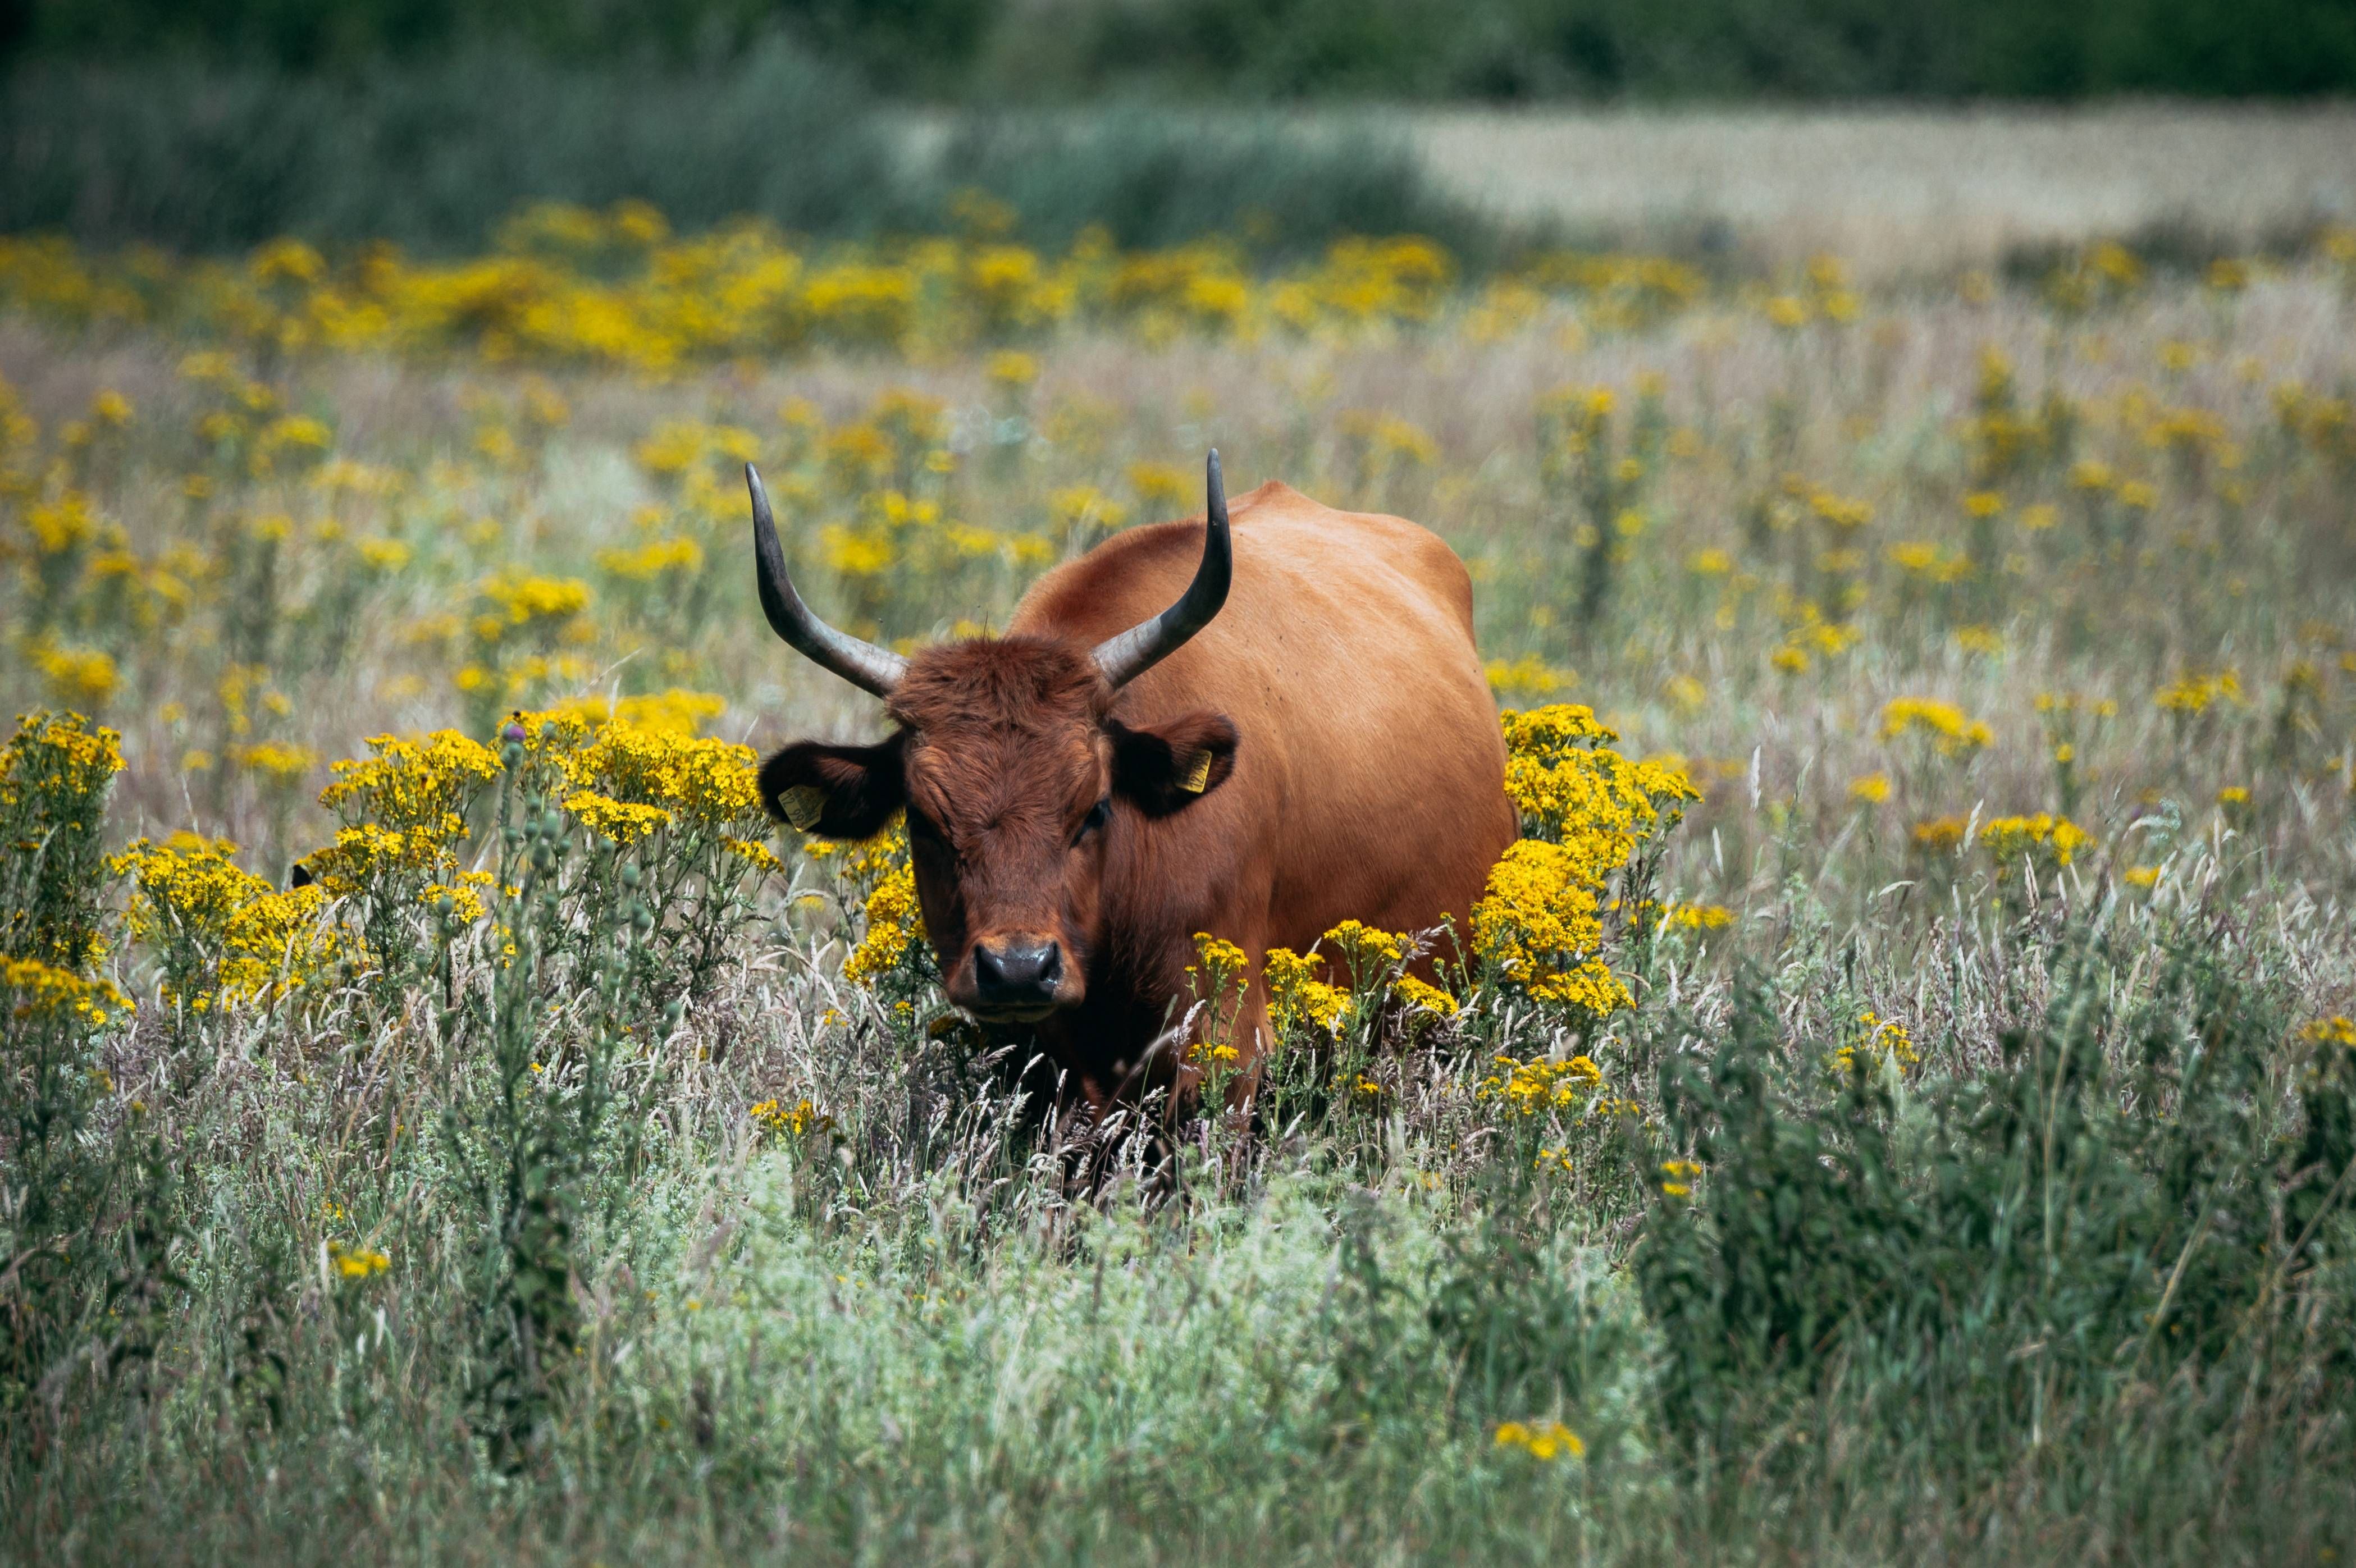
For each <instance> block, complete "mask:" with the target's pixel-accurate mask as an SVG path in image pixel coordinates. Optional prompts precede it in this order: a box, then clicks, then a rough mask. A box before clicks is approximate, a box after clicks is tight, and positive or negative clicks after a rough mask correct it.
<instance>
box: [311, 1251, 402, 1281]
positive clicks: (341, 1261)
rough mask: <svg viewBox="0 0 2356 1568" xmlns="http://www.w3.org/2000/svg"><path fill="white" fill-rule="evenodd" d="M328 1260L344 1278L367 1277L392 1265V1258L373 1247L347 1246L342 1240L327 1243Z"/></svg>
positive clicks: (380, 1272)
mask: <svg viewBox="0 0 2356 1568" xmlns="http://www.w3.org/2000/svg"><path fill="white" fill-rule="evenodd" d="M327 1261H328V1262H329V1263H331V1264H334V1265H335V1269H336V1273H337V1275H338V1276H339V1277H341V1278H344V1279H366V1278H368V1277H369V1275H379V1274H382V1273H383V1272H384V1271H385V1270H387V1269H389V1268H391V1266H392V1260H391V1258H390V1257H387V1256H386V1255H385V1254H384V1253H380V1252H378V1251H377V1250H376V1249H375V1248H373V1247H358V1246H346V1245H345V1244H344V1243H341V1242H329V1243H327Z"/></svg>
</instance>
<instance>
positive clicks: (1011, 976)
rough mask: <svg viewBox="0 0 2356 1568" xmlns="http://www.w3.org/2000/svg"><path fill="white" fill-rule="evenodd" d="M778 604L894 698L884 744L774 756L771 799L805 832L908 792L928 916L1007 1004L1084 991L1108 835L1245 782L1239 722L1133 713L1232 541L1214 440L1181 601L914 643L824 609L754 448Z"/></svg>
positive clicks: (963, 970)
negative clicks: (908, 645)
mask: <svg viewBox="0 0 2356 1568" xmlns="http://www.w3.org/2000/svg"><path fill="white" fill-rule="evenodd" d="M744 478H745V483H746V485H747V486H748V487H749V488H750V490H751V491H752V496H753V549H754V556H755V562H756V564H757V566H758V569H759V573H760V589H761V608H762V609H763V610H764V611H765V612H766V613H767V614H768V617H769V624H770V625H772V626H774V627H776V632H777V635H779V636H781V637H783V638H784V639H785V640H786V641H787V642H788V643H790V644H792V645H794V646H795V647H796V648H798V649H799V650H800V651H801V652H802V653H803V654H804V655H806V656H808V657H809V658H810V659H811V660H812V661H813V662H814V663H817V664H819V665H820V666H822V667H825V668H827V669H830V670H831V671H833V672H834V673H835V674H837V675H839V676H841V677H843V678H844V679H845V680H848V681H850V682H851V683H852V684H853V685H856V686H859V687H862V688H864V689H866V690H868V691H871V692H873V693H874V694H875V695H876V696H878V697H880V698H882V699H883V700H884V702H885V703H886V704H887V705H888V708H889V710H890V712H891V715H892V718H893V720H894V721H895V722H896V724H897V726H898V728H897V729H896V730H895V731H894V733H893V734H892V735H891V736H890V738H888V739H886V740H884V741H879V742H877V743H876V744H874V745H872V746H837V745H829V744H824V743H822V742H819V741H800V742H798V743H797V744H794V745H791V746H788V747H787V748H786V749H785V750H784V751H782V752H777V753H776V755H775V756H772V757H771V758H770V759H769V760H768V761H767V762H766V763H763V764H762V767H761V798H762V799H763V800H764V801H765V802H766V803H767V805H768V806H769V809H770V810H771V811H772V812H774V813H775V814H776V816H779V817H781V818H783V819H784V820H786V821H787V822H790V823H791V824H793V826H795V827H798V828H801V829H802V830H804V831H805V832H813V833H819V834H823V835H825V836H826V837H830V838H865V837H872V836H873V835H874V834H876V833H878V832H880V831H882V830H883V827H885V826H886V825H887V824H889V823H890V821H891V820H892V817H893V815H894V813H895V812H898V811H900V810H902V809H904V808H905V810H906V812H907V816H908V841H909V845H910V850H911V858H912V859H913V860H914V863H915V867H916V896H917V900H918V902H919V903H920V904H921V905H922V907H923V909H924V915H925V929H926V934H927V935H929V936H930V937H931V939H932V943H933V948H934V951H935V952H936V953H937V954H938V955H939V957H940V964H941V973H942V975H943V976H944V977H945V983H946V985H947V987H948V995H949V999H950V1000H951V1001H953V1002H955V1003H957V1004H958V1006H959V1007H961V1008H966V1009H967V1010H969V1012H972V1013H973V1014H975V1015H976V1016H977V1017H980V1018H981V1019H985V1020H990V1021H1001V1022H1023V1021H1031V1020H1035V1019H1041V1018H1044V1017H1045V1016H1047V1015H1048V1014H1049V1013H1052V1012H1054V1011H1055V1009H1056V1008H1069V1007H1075V1006H1077V1005H1078V1003H1079V1002H1080V1000H1081V998H1082V997H1084V996H1085V995H1086V993H1087V972H1088V960H1089V959H1090V957H1091V956H1093V955H1094V954H1095V953H1096V952H1097V951H1098V948H1099V947H1100V946H1101V945H1102V944H1103V942H1104V939H1105V925H1104V922H1103V920H1102V918H1101V911H1100V907H1099V906H1100V900H1101V891H1102V884H1103V878H1104V866H1105V855H1106V849H1107V846H1108V843H1112V842H1115V841H1117V840H1119V838H1120V837H1122V836H1124V835H1127V834H1132V833H1135V832H1137V831H1139V830H1140V828H1141V824H1142V823H1143V822H1144V821H1146V820H1149V819H1151V818H1154V817H1160V816H1169V815H1170V814H1171V813H1173V812H1176V811H1183V810H1184V809H1185V808H1186V807H1187V806H1189V805H1193V804H1194V802H1195V801H1196V800H1199V799H1200V798H1201V797H1202V796H1203V795H1205V794H1206V793H1208V792H1209V791H1211V790H1215V789H1216V788H1217V787H1218V786H1219V785H1220V784H1222V783H1223V782H1225V781H1226V777H1227V774H1228V773H1230V772H1231V771H1232V770H1233V768H1234V766H1235V752H1236V741H1237V736H1236V727H1235V725H1234V724H1233V723H1232V722H1231V721H1229V720H1228V719H1227V718H1226V715H1224V714H1220V713H1213V712H1207V711H1201V712H1194V713H1188V714H1186V715H1184V716H1183V717H1181V718H1178V719H1175V720H1170V721H1168V722H1165V723H1162V724H1159V725H1156V726H1154V727H1152V728H1151V729H1139V728H1131V727H1130V726H1129V725H1126V724H1124V723H1122V722H1121V721H1120V720H1118V719H1116V718H1114V717H1113V716H1112V713H1111V708H1112V703H1113V698H1114V695H1115V694H1116V693H1118V692H1119V690H1120V688H1121V687H1122V686H1124V685H1126V684H1127V683H1128V682H1129V681H1130V680H1132V679H1134V678H1136V677H1138V676H1139V675H1141V674H1143V673H1144V672H1145V671H1146V670H1147V669H1149V668H1150V667H1152V666H1153V665H1154V664H1155V663H1156V662H1158V661H1160V660H1161V659H1162V658H1165V657H1167V656H1169V655H1170V654H1172V653H1173V652H1174V651H1176V649H1177V648H1178V646H1179V645H1181V644H1183V643H1184V642H1185V641H1186V639H1187V638H1189V637H1191V636H1193V635H1194V634H1195V633H1196V632H1198V631H1200V630H1201V629H1202V628H1203V627H1204V626H1205V624H1208V623H1209V621H1210V619H1211V617H1212V616H1213V615H1215V614H1216V613H1218V611H1219V606H1220V605H1221V604H1222V603H1225V602H1226V596H1227V581H1228V578H1229V575H1230V572H1231V570H1232V556H1231V552H1230V548H1229V545H1228V540H1227V504H1226V496H1225V494H1224V493H1223V491H1222V489H1221V485H1220V482H1219V454H1218V453H1216V452H1214V453H1211V456H1210V462H1209V464H1208V476H1207V486H1208V491H1209V505H1208V507H1207V509H1206V515H1205V526H1204V539H1203V559H1202V562H1201V564H1200V565H1199V566H1197V567H1196V568H1195V571H1194V581H1193V582H1192V583H1191V584H1190V585H1189V586H1188V587H1187V589H1186V592H1185V593H1184V594H1183V595H1182V596H1181V597H1180V598H1179V600H1178V602H1177V603H1174V604H1173V605H1172V606H1171V607H1170V608H1169V609H1167V610H1165V611H1163V612H1162V613H1161V614H1159V615H1156V616H1154V617H1152V618H1151V620H1148V621H1145V622H1143V623H1142V624H1139V625H1136V626H1133V627H1131V628H1130V629H1129V630H1128V631H1126V632H1123V633H1121V634H1120V635H1118V636H1114V637H1109V638H1108V639H1106V640H1105V641H1104V642H1102V643H1098V644H1097V645H1095V646H1093V647H1091V646H1088V645H1086V644H1083V643H1075V642H1067V641H1064V640H1060V639H1056V638H1052V637H984V638H978V639H975V640H974V641H971V642H960V643H949V644H944V645H938V646H935V647H929V648H925V649H922V650H920V651H918V652H917V653H916V654H914V655H912V656H908V657H905V658H903V657H902V656H900V655H898V654H895V653H892V652H889V651H888V650H886V649H883V648H879V647H877V646H875V645H873V644H872V643H866V642H862V641H861V640H860V639H859V638H857V637H853V636H850V635H846V634H844V633H842V632H839V631H837V630H835V629H834V628H833V627H831V626H830V625H828V624H826V623H824V622H823V621H820V620H819V618H818V617H817V616H816V615H814V614H812V613H810V610H809V606H808V605H806V604H804V603H802V599H801V595H800V594H798V593H797V592H795V591H794V585H793V582H792V581H791V579H789V578H788V577H787V573H786V562H785V552H784V551H783V549H780V548H779V546H778V543H777V531H776V524H775V522H774V521H773V520H772V519H771V517H770V514H769V498H768V496H767V494H766V492H765V491H764V490H763V488H762V486H761V476H760V475H758V474H757V473H755V472H754V470H753V468H752V466H751V465H750V464H747V465H746V466H745V470H744Z"/></svg>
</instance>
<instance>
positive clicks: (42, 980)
mask: <svg viewBox="0 0 2356 1568" xmlns="http://www.w3.org/2000/svg"><path fill="white" fill-rule="evenodd" d="M0 990H5V991H6V992H7V993H8V1001H7V1005H6V1008H5V1015H0V1016H5V1017H9V1018H17V1017H30V1018H55V1017H60V1016H64V1015H69V1014H70V1015H71V1016H73V1017H75V1018H79V1019H82V1020H83V1021H84V1022H86V1023H88V1024H89V1025H90V1026H91V1027H92V1028H94V1029H103V1028H105V1027H106V1025H107V1024H108V1023H109V1022H110V1021H111V1020H112V1019H115V1018H117V1017H120V1016H122V1015H123V1014H125V1013H128V1012H129V1011H131V1003H130V1001H129V1000H128V998H126V997H124V996H123V993H122V992H121V991H118V990H116V989H115V988H114V985H113V983H112V981H109V980H105V979H93V980H85V979H83V978H82V977H81V976H79V975H76V974H75V973H73V972H72V971H71V970H70V969H59V968H58V967H56V966H55V965H48V964H44V963H42V962H41V961H40V960H39V959H37V958H9V957H5V956H0Z"/></svg>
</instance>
